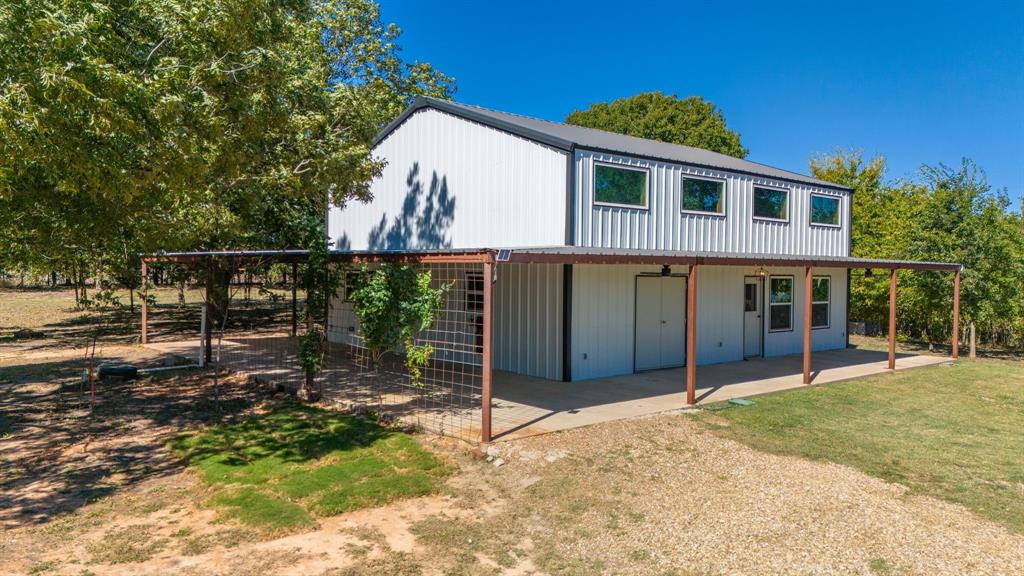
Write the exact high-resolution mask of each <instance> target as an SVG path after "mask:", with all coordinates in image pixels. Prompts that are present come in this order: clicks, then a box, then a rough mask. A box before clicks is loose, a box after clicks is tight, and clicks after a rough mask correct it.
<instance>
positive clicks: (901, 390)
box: [700, 360, 1024, 533]
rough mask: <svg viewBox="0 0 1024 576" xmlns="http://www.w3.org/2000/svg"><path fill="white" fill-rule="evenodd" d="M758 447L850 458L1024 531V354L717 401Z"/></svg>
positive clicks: (718, 418) (718, 419)
mask: <svg viewBox="0 0 1024 576" xmlns="http://www.w3.org/2000/svg"><path fill="white" fill-rule="evenodd" d="M713 408H720V410H718V411H715V410H712V411H705V412H703V413H702V414H701V416H700V417H701V419H702V420H703V421H704V422H705V423H706V424H707V425H708V426H709V427H710V428H711V429H712V430H713V431H714V432H715V433H716V434H720V435H722V436H726V437H729V438H732V439H735V440H738V441H740V442H743V443H745V444H747V445H749V446H751V447H753V448H756V449H759V450H766V451H770V452H775V453H780V454H791V455H797V456H803V457H807V458H814V459H819V460H829V461H832V462H837V463H840V464H847V465H849V466H853V467H855V468H858V469H860V470H862V471H864V472H866V473H868V474H871V475H873V476H877V477H879V478H883V479H885V480H888V481H891V482H898V483H900V484H903V485H906V486H908V487H909V488H910V489H911V490H912V491H913V492H914V493H920V494H927V495H930V496H935V497H939V498H943V499H945V500H948V501H950V502H955V503H957V504H962V505H964V506H966V507H967V508H969V509H971V510H973V511H974V512H976V513H978V514H980V515H982V516H984V517H986V518H989V519H991V520H994V521H996V522H998V523H1000V524H1002V525H1004V526H1006V527H1007V528H1010V529H1011V530H1014V531H1017V532H1019V533H1024V363H1020V362H1005V361H995V360H973V361H972V360H960V361H958V362H957V363H956V364H955V365H953V366H952V367H946V366H935V367H930V368H921V369H914V370H908V371H905V372H897V373H895V374H888V375H884V376H878V377H874V378H868V379H864V380H857V381H853V382H847V383H839V384H832V385H828V386H821V387H812V388H806V389H802V390H796V391H791V392H785V393H781V394H775V395H772V396H766V397H763V398H758V399H757V403H756V405H754V406H749V407H735V406H727V405H719V406H715V407H713Z"/></svg>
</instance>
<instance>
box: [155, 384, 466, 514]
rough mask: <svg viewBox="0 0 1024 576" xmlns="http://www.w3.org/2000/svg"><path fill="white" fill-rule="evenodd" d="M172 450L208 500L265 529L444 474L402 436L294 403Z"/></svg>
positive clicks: (415, 490)
mask: <svg viewBox="0 0 1024 576" xmlns="http://www.w3.org/2000/svg"><path fill="white" fill-rule="evenodd" d="M171 447H172V448H173V449H174V450H176V451H177V452H179V453H180V454H181V455H182V456H183V457H184V459H185V460H186V461H187V462H188V464H189V466H190V467H192V468H193V469H195V470H196V471H197V472H198V473H199V474H200V476H201V477H202V478H203V480H204V481H205V482H206V483H207V484H208V485H210V486H211V487H213V489H214V494H213V496H212V497H211V499H210V500H209V502H208V504H209V505H211V506H213V507H215V508H218V509H220V510H221V512H222V514H223V515H225V516H228V517H231V518H234V519H237V520H239V521H241V522H243V523H245V524H247V525H249V526H252V527H255V528H258V529H260V530H264V531H268V532H285V531H289V530H294V529H296V528H302V527H308V526H309V525H311V524H313V523H314V520H313V518H314V517H316V516H330V515H334V514H339V513H342V512H346V511H348V510H353V509H356V508H362V507H366V506H375V505H381V504H386V503H388V502H390V501H393V500H396V499H399V498H405V497H411V496H421V495H425V494H430V493H433V492H436V491H437V490H438V489H439V488H440V484H441V482H442V481H443V478H444V477H445V476H447V475H448V474H449V473H450V469H449V468H448V467H447V466H446V465H445V464H444V463H443V462H441V461H440V460H438V459H437V458H436V457H435V456H434V455H433V454H432V453H430V452H429V451H428V450H426V449H425V448H424V447H422V446H420V445H419V444H418V443H416V442H415V440H413V439H412V438H411V437H410V436H409V435H408V434H405V433H402V432H398V431H393V430H387V429H385V428H382V427H381V426H379V425H377V424H376V423H374V422H371V421H369V420H366V419H363V418H360V417H355V416H350V415H345V414H340V413H337V412H333V411H329V410H323V409H319V408H315V407H311V406H308V405H304V404H300V403H298V402H295V401H287V402H283V403H281V404H278V405H276V406H275V407H274V409H273V410H271V411H270V412H268V413H266V414H261V415H258V416H254V417H251V418H247V419H245V420H243V421H241V422H238V423H234V424H224V425H217V426H212V427H210V428H208V429H206V430H204V431H203V432H200V433H196V434H189V435H184V436H180V437H178V438H177V439H175V440H174V441H172V442H171Z"/></svg>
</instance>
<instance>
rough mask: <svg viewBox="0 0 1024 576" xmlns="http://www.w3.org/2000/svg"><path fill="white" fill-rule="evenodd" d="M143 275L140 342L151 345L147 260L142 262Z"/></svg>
mask: <svg viewBox="0 0 1024 576" xmlns="http://www.w3.org/2000/svg"><path fill="white" fill-rule="evenodd" d="M141 273H142V284H141V285H140V286H141V291H142V302H140V303H139V310H140V311H141V312H142V337H141V338H140V341H141V342H142V343H143V344H149V304H148V303H147V302H146V296H148V295H149V294H148V290H146V286H147V285H148V281H147V278H148V276H149V274H148V273H149V270H148V269H147V266H146V261H145V260H143V261H142V271H141Z"/></svg>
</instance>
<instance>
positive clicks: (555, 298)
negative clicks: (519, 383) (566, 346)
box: [493, 264, 562, 380]
mask: <svg viewBox="0 0 1024 576" xmlns="http://www.w3.org/2000/svg"><path fill="white" fill-rule="evenodd" d="M493 333H494V368H495V369H497V370H507V371H509V372H515V373H518V374H527V375H529V376H536V377H538V378H549V379H552V380H558V379H561V377H562V266H561V265H557V264H499V265H498V281H497V282H496V283H495V284H494V330H493Z"/></svg>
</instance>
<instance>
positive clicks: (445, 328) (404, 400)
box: [327, 263, 484, 442]
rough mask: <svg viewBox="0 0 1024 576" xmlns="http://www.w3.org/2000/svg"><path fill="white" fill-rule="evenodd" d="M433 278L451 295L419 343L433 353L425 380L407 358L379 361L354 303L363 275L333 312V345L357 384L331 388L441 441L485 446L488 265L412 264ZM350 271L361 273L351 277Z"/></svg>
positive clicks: (333, 394) (334, 395)
mask: <svg viewBox="0 0 1024 576" xmlns="http://www.w3.org/2000/svg"><path fill="white" fill-rule="evenodd" d="M408 266H410V267H411V268H413V269H414V270H415V271H416V272H417V273H424V272H427V273H429V274H430V286H431V287H432V288H434V289H442V290H443V291H444V294H443V298H442V301H441V306H440V309H439V310H438V311H437V314H436V317H435V321H434V323H433V325H432V326H430V327H429V328H428V329H426V330H423V331H421V332H419V333H418V334H417V335H416V336H415V338H414V344H415V345H416V346H430V347H431V348H432V349H433V354H432V355H431V357H430V360H429V363H428V364H427V365H426V366H425V367H423V368H422V369H421V376H420V378H419V379H414V378H412V377H410V373H409V369H408V367H407V366H406V364H405V357H404V355H403V354H402V353H401V352H399V353H388V354H385V355H383V356H382V357H381V358H379V359H377V360H376V361H374V358H373V357H372V356H373V355H372V352H371V350H369V349H368V348H367V346H366V343H365V342H364V341H363V338H362V336H361V335H360V331H359V318H358V316H357V315H356V313H355V308H354V304H353V302H352V301H351V300H350V298H348V296H350V295H351V294H350V290H351V287H352V283H353V281H354V278H355V277H356V274H355V273H349V274H346V275H345V276H346V281H347V282H346V286H345V287H343V288H342V290H341V294H340V295H339V298H338V299H336V300H335V301H334V303H333V305H332V308H331V315H330V322H329V331H328V341H329V342H331V343H332V345H337V346H338V347H339V348H338V349H337V350H334V349H332V351H331V353H332V354H334V353H335V352H340V354H341V355H342V356H344V357H345V358H346V359H347V360H348V361H349V362H350V363H351V365H352V366H353V368H354V370H355V371H356V372H357V377H351V378H349V380H347V381H328V382H327V394H328V397H329V398H330V399H332V400H334V401H336V402H341V403H347V404H358V405H360V406H361V407H363V408H365V409H369V410H373V411H376V412H378V413H380V414H381V415H382V416H384V417H387V418H394V419H398V420H401V421H403V422H406V423H408V424H411V425H415V426H418V427H420V428H422V429H424V430H427V431H429V432H432V433H435V434H441V435H445V436H451V437H455V438H459V439H461V440H465V441H467V442H476V441H478V440H479V439H480V418H481V414H480V407H481V397H482V396H481V393H482V388H483V368H482V362H483V348H484V342H483V321H484V297H483V283H484V278H483V266H482V265H481V264H439V263H431V264H409V265H408ZM350 272H353V271H351V270H350Z"/></svg>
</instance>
